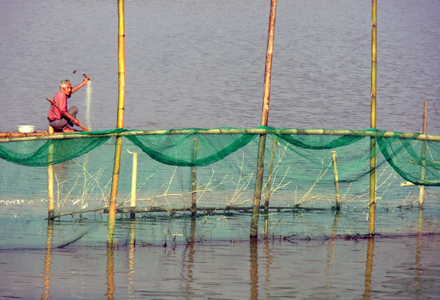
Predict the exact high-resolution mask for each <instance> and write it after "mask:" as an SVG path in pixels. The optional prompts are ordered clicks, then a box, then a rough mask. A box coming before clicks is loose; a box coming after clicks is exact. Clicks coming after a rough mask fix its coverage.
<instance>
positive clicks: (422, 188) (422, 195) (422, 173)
mask: <svg viewBox="0 0 440 300" xmlns="http://www.w3.org/2000/svg"><path fill="white" fill-rule="evenodd" d="M427 123H428V101H427V100H425V103H424V109H423V134H426V133H427V131H428V126H427ZM425 165H426V141H422V168H421V170H420V180H421V181H423V180H425ZM419 189H420V190H419V209H422V208H423V202H424V198H425V186H424V185H420V186H419Z"/></svg>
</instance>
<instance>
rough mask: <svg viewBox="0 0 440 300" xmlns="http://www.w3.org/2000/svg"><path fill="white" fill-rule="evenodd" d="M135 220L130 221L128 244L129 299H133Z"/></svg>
mask: <svg viewBox="0 0 440 300" xmlns="http://www.w3.org/2000/svg"><path fill="white" fill-rule="evenodd" d="M135 222H136V220H135V219H130V239H129V242H128V273H127V277H128V294H129V298H131V297H133V291H132V287H133V283H134V279H133V277H134V273H135V270H134V251H135V247H136V223H135Z"/></svg>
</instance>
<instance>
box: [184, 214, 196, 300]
mask: <svg viewBox="0 0 440 300" xmlns="http://www.w3.org/2000/svg"><path fill="white" fill-rule="evenodd" d="M196 221H197V218H196V217H192V218H191V225H190V233H189V241H188V244H187V246H186V249H185V251H184V253H185V252H186V251H187V250H188V263H187V264H186V274H187V278H186V286H185V295H191V294H192V287H191V285H192V284H193V283H194V271H193V268H194V257H195V254H196V251H195V249H194V246H195V235H196ZM183 265H184V266H185V264H183Z"/></svg>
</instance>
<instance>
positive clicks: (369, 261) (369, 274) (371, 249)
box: [363, 235, 374, 299]
mask: <svg viewBox="0 0 440 300" xmlns="http://www.w3.org/2000/svg"><path fill="white" fill-rule="evenodd" d="M373 252H374V235H372V236H370V238H369V239H368V250H367V262H366V268H365V292H364V297H363V298H364V299H370V298H371V281H372V273H373V256H374V254H373Z"/></svg>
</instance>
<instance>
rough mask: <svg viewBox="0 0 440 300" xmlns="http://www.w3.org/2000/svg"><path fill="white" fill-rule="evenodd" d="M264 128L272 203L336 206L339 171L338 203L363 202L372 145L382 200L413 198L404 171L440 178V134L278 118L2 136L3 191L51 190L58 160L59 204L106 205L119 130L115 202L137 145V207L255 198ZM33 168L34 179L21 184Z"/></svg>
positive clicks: (127, 186) (414, 179)
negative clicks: (263, 122) (248, 124)
mask: <svg viewBox="0 0 440 300" xmlns="http://www.w3.org/2000/svg"><path fill="white" fill-rule="evenodd" d="M258 130H259V131H258ZM262 130H264V132H265V133H266V143H265V154H264V178H263V191H262V195H263V199H264V198H266V199H268V200H269V199H270V203H271V206H274V207H276V206H278V207H295V206H313V207H329V206H333V205H334V201H335V200H334V199H335V174H337V177H338V184H339V193H340V195H339V196H340V200H341V204H342V205H345V204H349V203H351V202H353V203H357V202H360V203H363V204H365V205H366V203H368V193H369V174H370V170H371V169H370V158H371V156H372V155H375V156H376V157H377V197H378V199H385V200H387V201H391V202H382V203H393V205H395V204H396V203H397V204H398V203H403V202H405V201H413V200H414V199H415V197H416V190H414V188H417V187H412V188H411V187H402V185H403V184H404V182H405V181H408V182H411V183H413V184H415V185H424V186H438V185H440V172H439V167H440V153H439V150H440V149H439V145H440V144H439V143H438V142H435V141H424V140H418V139H416V138H417V137H418V136H419V134H413V135H410V136H408V135H406V138H402V134H401V133H394V134H392V135H389V134H388V135H386V137H385V135H384V133H385V132H382V131H378V130H372V129H369V130H357V131H355V130H346V131H340V132H343V134H337V132H338V131H332V130H321V132H322V133H325V134H312V133H313V132H314V131H311V130H301V129H296V130H293V129H286V128H271V127H258V128H254V129H238V128H218V129H197V128H191V129H181V130H167V131H139V130H125V129H115V130H107V131H94V132H91V133H90V132H87V133H86V132H84V133H75V134H66V135H65V137H69V136H70V137H71V138H61V136H57V137H48V138H47V137H42V138H39V139H33V140H27V141H23V140H21V141H20V139H11V138H9V139H2V140H0V142H1V143H0V157H1V158H2V160H0V167H1V171H0V177H1V178H2V182H3V184H2V187H1V190H0V197H1V195H5V194H17V193H18V191H19V194H20V193H22V194H23V197H25V196H27V197H40V198H47V172H46V171H45V168H44V167H46V166H48V165H51V164H53V165H55V175H54V176H55V184H56V198H57V201H58V202H59V203H64V204H65V205H61V204H60V205H59V208H60V209H62V208H64V210H67V211H69V210H77V209H84V207H85V206H86V204H87V206H88V207H89V208H90V207H98V208H99V207H105V206H106V205H108V195H109V190H110V186H111V178H112V175H113V162H114V157H115V139H116V136H122V152H121V153H122V154H121V168H120V173H119V188H118V205H120V206H123V205H125V204H127V205H128V204H129V202H130V195H131V186H132V184H133V177H132V167H133V162H132V161H133V155H132V154H133V153H138V158H137V164H138V169H137V181H136V183H135V184H136V192H137V199H138V202H137V205H136V207H144V208H150V207H165V208H173V207H174V208H175V207H184V208H185V207H190V206H191V201H192V197H193V195H196V198H197V203H198V205H199V206H200V207H232V206H239V207H240V206H242V207H251V206H252V199H253V193H254V188H255V178H256V170H257V158H258V147H259V140H260V139H259V136H260V134H261V132H263V131H262ZM289 130H290V131H289ZM257 132H258V133H257ZM289 132H294V133H289ZM316 132H320V131H316ZM81 136H86V137H81ZM372 136H374V139H375V141H376V148H374V149H373V151H371V150H370V148H371V139H372ZM332 152H334V154H335V157H336V158H337V159H336V161H334V160H332ZM29 167H37V168H29ZM29 174H32V178H33V179H32V180H31V181H30V182H29V179H27V181H28V182H26V184H24V183H23V182H24V181H26V178H27V177H28V176H29ZM17 182H20V183H17ZM193 182H195V183H194V184H193ZM26 191H27V192H26ZM263 201H264V200H263ZM75 202H77V203H76V204H75ZM67 204H69V205H70V206H68V205H67ZM67 207H70V208H67Z"/></svg>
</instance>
